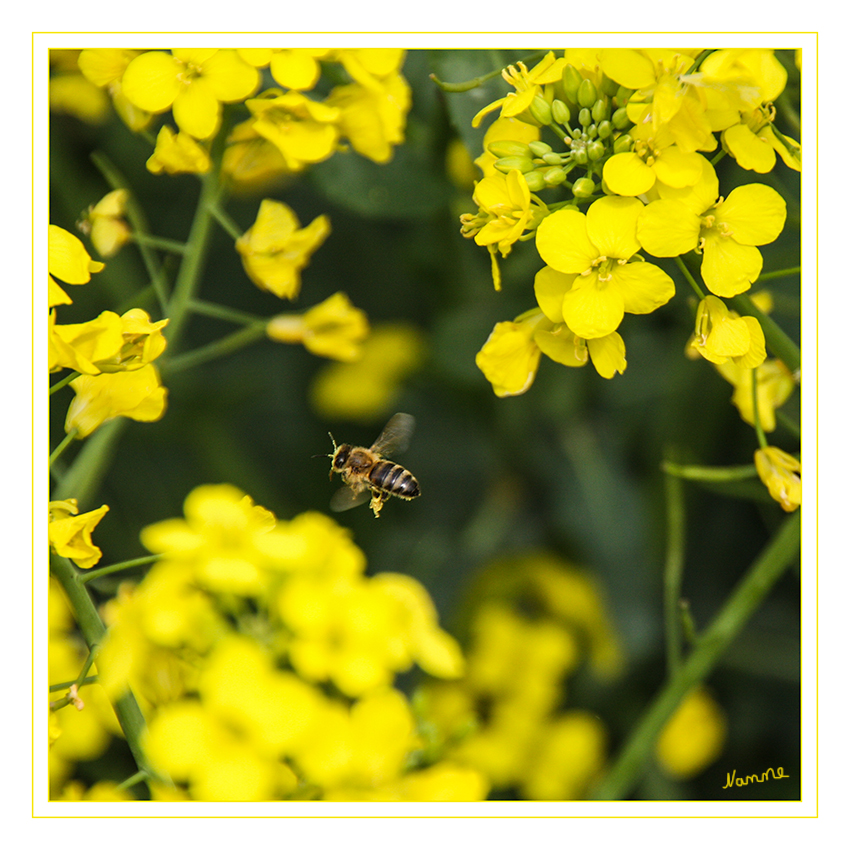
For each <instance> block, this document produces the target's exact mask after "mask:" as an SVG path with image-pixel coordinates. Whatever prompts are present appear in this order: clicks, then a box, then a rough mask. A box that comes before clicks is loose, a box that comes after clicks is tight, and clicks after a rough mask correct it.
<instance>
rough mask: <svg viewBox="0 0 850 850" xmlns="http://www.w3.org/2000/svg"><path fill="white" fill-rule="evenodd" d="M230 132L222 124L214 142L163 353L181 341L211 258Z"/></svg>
mask: <svg viewBox="0 0 850 850" xmlns="http://www.w3.org/2000/svg"><path fill="white" fill-rule="evenodd" d="M226 135H227V132H226V128H224V127H222V128H221V130H220V131H219V133H218V135H217V136H216V138H215V141H214V142H213V146H212V150H211V151H210V155H211V158H212V167H211V168H210V170H209V171H208V172H207V173H206V174H205V175H204V179H203V181H202V183H201V196H200V198H199V199H198V206H197V209H196V210H195V217H194V219H193V220H192V227H191V229H190V230H189V238H188V239H187V240H186V249H185V253H184V255H183V260H182V262H181V263H180V271H179V272H178V274H177V280H176V281H175V283H174V292H173V293H172V295H171V299H170V300H169V302H168V310H167V315H168V328H167V330H166V335H167V337H168V343H169V350H168V351H166V353H165V354H164V355H163V361H164V360H165V358H167V357H170V355H171V353H173V351H174V349H175V347H176V346H177V344H178V341H179V339H180V336H181V334H182V332H183V328H184V325H185V323H186V321H187V319H188V318H189V315H190V310H189V304H190V302H191V300H192V299H193V298H194V297H195V293H196V292H197V291H198V288H199V286H200V283H201V274H202V273H203V270H204V264H205V262H206V259H207V253H208V248H209V242H210V237H211V236H212V229H213V224H214V222H215V220H216V219H215V215H214V210H216V209H218V205H219V203H220V200H221V195H222V193H223V192H224V185H223V184H222V182H221V176H220V169H221V156H222V153H223V150H224V141H225V138H226Z"/></svg>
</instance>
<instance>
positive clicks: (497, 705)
mask: <svg viewBox="0 0 850 850" xmlns="http://www.w3.org/2000/svg"><path fill="white" fill-rule="evenodd" d="M475 599H476V600H477V604H476V607H475V608H474V610H473V612H472V614H471V619H470V623H469V646H468V649H467V653H466V655H467V670H466V674H465V675H464V676H463V678H461V679H459V680H456V681H452V682H431V683H428V684H427V685H426V686H424V687H423V688H422V689H421V691H420V692H419V694H418V695H417V699H418V701H419V703H421V705H422V706H423V709H422V711H423V714H424V716H425V717H426V718H427V719H428V726H427V727H426V728H427V729H428V730H429V733H430V736H431V738H430V740H431V742H432V744H433V746H434V747H435V748H436V750H437V751H438V752H446V753H448V754H449V756H450V757H451V758H452V759H453V760H455V761H457V762H458V763H460V764H464V765H467V766H469V767H474V768H476V769H478V770H480V771H482V772H483V773H484V774H485V775H486V776H487V778H488V780H489V782H490V783H491V784H492V785H493V788H494V794H495V796H496V797H503V796H504V795H506V794H507V795H508V796H513V795H516V796H518V797H520V798H521V799H527V800H575V799H582V798H583V797H584V796H585V795H586V793H587V791H588V790H589V787H590V785H591V784H592V782H593V781H594V779H596V778H597V777H598V775H599V774H600V773H601V771H602V768H603V767H604V765H605V762H606V759H607V756H608V743H607V731H606V729H605V726H604V724H603V722H602V720H601V719H600V718H599V717H598V716H597V715H596V714H594V713H593V712H591V711H587V710H585V709H581V708H578V707H575V706H571V705H570V702H569V680H570V678H571V677H572V676H575V675H576V674H577V673H578V672H579V670H581V669H582V668H585V669H587V670H589V671H591V672H592V674H593V675H595V676H597V677H600V678H611V677H613V676H615V675H616V674H617V672H618V670H619V667H620V663H621V657H620V649H619V645H618V642H617V640H616V637H615V635H614V632H613V630H612V627H611V625H610V622H609V619H608V616H607V613H606V611H605V608H604V604H603V601H602V598H601V595H600V593H599V590H598V589H597V587H596V585H595V584H594V582H593V581H592V580H591V579H590V578H589V577H588V576H587V575H585V574H584V573H582V572H581V571H579V570H578V569H576V568H575V567H574V566H572V565H571V564H569V563H567V562H565V561H563V560H562V559H560V558H558V557H556V556H554V555H551V554H548V553H533V554H527V555H521V556H517V557H512V558H508V559H505V560H502V561H499V562H497V563H495V564H492V565H491V567H490V568H489V569H488V571H487V572H486V573H485V575H484V576H483V578H482V581H481V583H480V585H479V586H478V587H476V595H475Z"/></svg>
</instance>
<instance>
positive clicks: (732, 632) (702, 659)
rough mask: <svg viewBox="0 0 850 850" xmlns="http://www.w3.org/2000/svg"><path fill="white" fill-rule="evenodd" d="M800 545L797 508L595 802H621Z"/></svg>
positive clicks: (649, 713) (642, 722)
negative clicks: (689, 695) (677, 712)
mask: <svg viewBox="0 0 850 850" xmlns="http://www.w3.org/2000/svg"><path fill="white" fill-rule="evenodd" d="M799 549H800V511H799V510H798V511H796V512H795V513H794V514H793V515H792V516H790V517H788V519H786V520H785V521H784V523H783V524H782V525H781V526H780V527H779V530H778V531H777V533H776V534H775V535H774V537H773V539H772V540H771V541H770V542H769V543H768V545H767V546H766V547H765V548H764V550H763V551H762V553H761V555H759V557H758V558H757V559H756V561H755V562H754V563H753V564H752V566H751V567H750V569H749V570H748V571H747V573H746V575H745V576H744V577H743V578H742V579H741V581H740V582H739V583H738V586H737V587H736V588H735V590H734V591H733V592H732V594H731V596H730V597H729V599H728V600H727V601H726V604H725V605H724V606H723V608H722V609H721V611H720V613H719V614H718V615H717V616H716V617H715V618H714V620H713V622H712V623H711V624H710V625H709V627H708V628H707V629H706V630H705V632H704V633H703V635H702V636H701V637H700V638H699V639H698V640H697V642H696V644H695V646H694V649H693V651H692V652H691V653H690V655H689V656H688V657H687V659H686V660H685V662H684V663H683V664H682V666H681V667H680V668H679V670H678V672H677V673H675V674H674V675H673V676H671V677H670V678H669V679H668V681H667V683H666V684H665V685H664V686H663V687H662V689H661V691H660V692H659V693H658V695H657V696H656V698H655V699H654V700H653V702H652V703H651V704H650V706H649V707H648V708H647V709H646V711H645V712H644V713H643V715H642V716H641V718H640V719H639V720H638V723H637V725H636V726H635V728H634V730H633V732H632V734H631V736H630V737H629V739H628V740H627V741H626V744H625V746H624V747H623V749H622V750H621V751H620V753H619V755H618V756H617V758H616V759H615V761H614V764H613V766H612V767H611V769H610V771H609V772H608V774H607V775H606V776H605V777H604V778H603V780H602V782H601V783H600V784H599V785H598V786H597V788H596V789H595V793H594V795H593V797H594V799H597V800H622V799H624V798H626V797H627V796H628V795H629V794H630V793H631V792H632V790H633V789H634V786H635V785H636V784H637V782H638V780H639V778H640V775H641V772H642V770H643V767H644V764H645V763H646V761H647V759H648V758H649V756H650V754H651V752H652V748H653V746H654V745H655V741H656V738H657V737H658V733H659V732H660V731H661V729H662V728H663V726H664V724H665V723H666V721H667V720H668V719H669V717H670V716H671V715H672V713H673V712H674V711H675V710H676V708H677V707H678V705H679V703H680V702H681V701H682V698H683V697H684V696H685V695H686V694H687V693H688V692H689V691H690V690H691V689H692V688H693V687H694V686H696V685H698V684H699V683H700V682H702V681H703V680H704V679H705V678H706V677H707V676H708V674H709V673H710V672H711V671H712V670H713V669H714V667H715V666H716V665H717V663H718V662H719V661H720V659H721V658H722V656H723V654H724V653H725V652H726V650H727V649H728V648H729V645H730V644H731V643H732V641H733V640H734V639H735V637H736V636H737V635H738V634H739V633H740V631H741V630H742V629H743V628H744V626H745V625H746V623H747V621H748V620H749V619H750V617H751V616H752V614H753V612H754V611H755V610H756V609H757V608H758V606H759V605H760V604H761V602H762V601H763V600H764V598H765V596H766V595H767V593H768V592H769V591H770V589H771V588H772V587H773V586H774V584H776V581H777V580H778V579H779V577H780V576H781V575H782V573H783V572H784V571H785V569H786V568H787V567H788V566H789V565H790V564H791V563H792V562H793V561H794V559H795V557H796V556H797V553H798V552H799Z"/></svg>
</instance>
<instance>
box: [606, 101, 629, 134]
mask: <svg viewBox="0 0 850 850" xmlns="http://www.w3.org/2000/svg"><path fill="white" fill-rule="evenodd" d="M611 122H612V123H613V125H614V126H615V127H616V128H617V129H618V130H625V128H626V127H628V126H629V124H631V123H632V122H631V121H629V114H628V112H627V111H626V107H625V106H621V107H620V108H619V109H618V110H617V111H616V112H615V113H614V114H613V115H612V116H611Z"/></svg>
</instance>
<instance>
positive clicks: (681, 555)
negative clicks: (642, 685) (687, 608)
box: [664, 474, 685, 676]
mask: <svg viewBox="0 0 850 850" xmlns="http://www.w3.org/2000/svg"><path fill="white" fill-rule="evenodd" d="M684 489H685V488H684V485H683V483H682V479H681V478H679V477H677V476H675V475H671V474H667V475H665V476H664V492H665V495H666V502H667V554H666V558H665V563H664V632H665V638H666V643H667V673H668V675H669V676H672V675H673V674H674V673H676V672H677V671H678V669H679V667H680V666H681V663H682V610H681V607H680V604H679V603H680V600H681V597H682V573H683V572H684V564H685V495H684Z"/></svg>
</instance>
